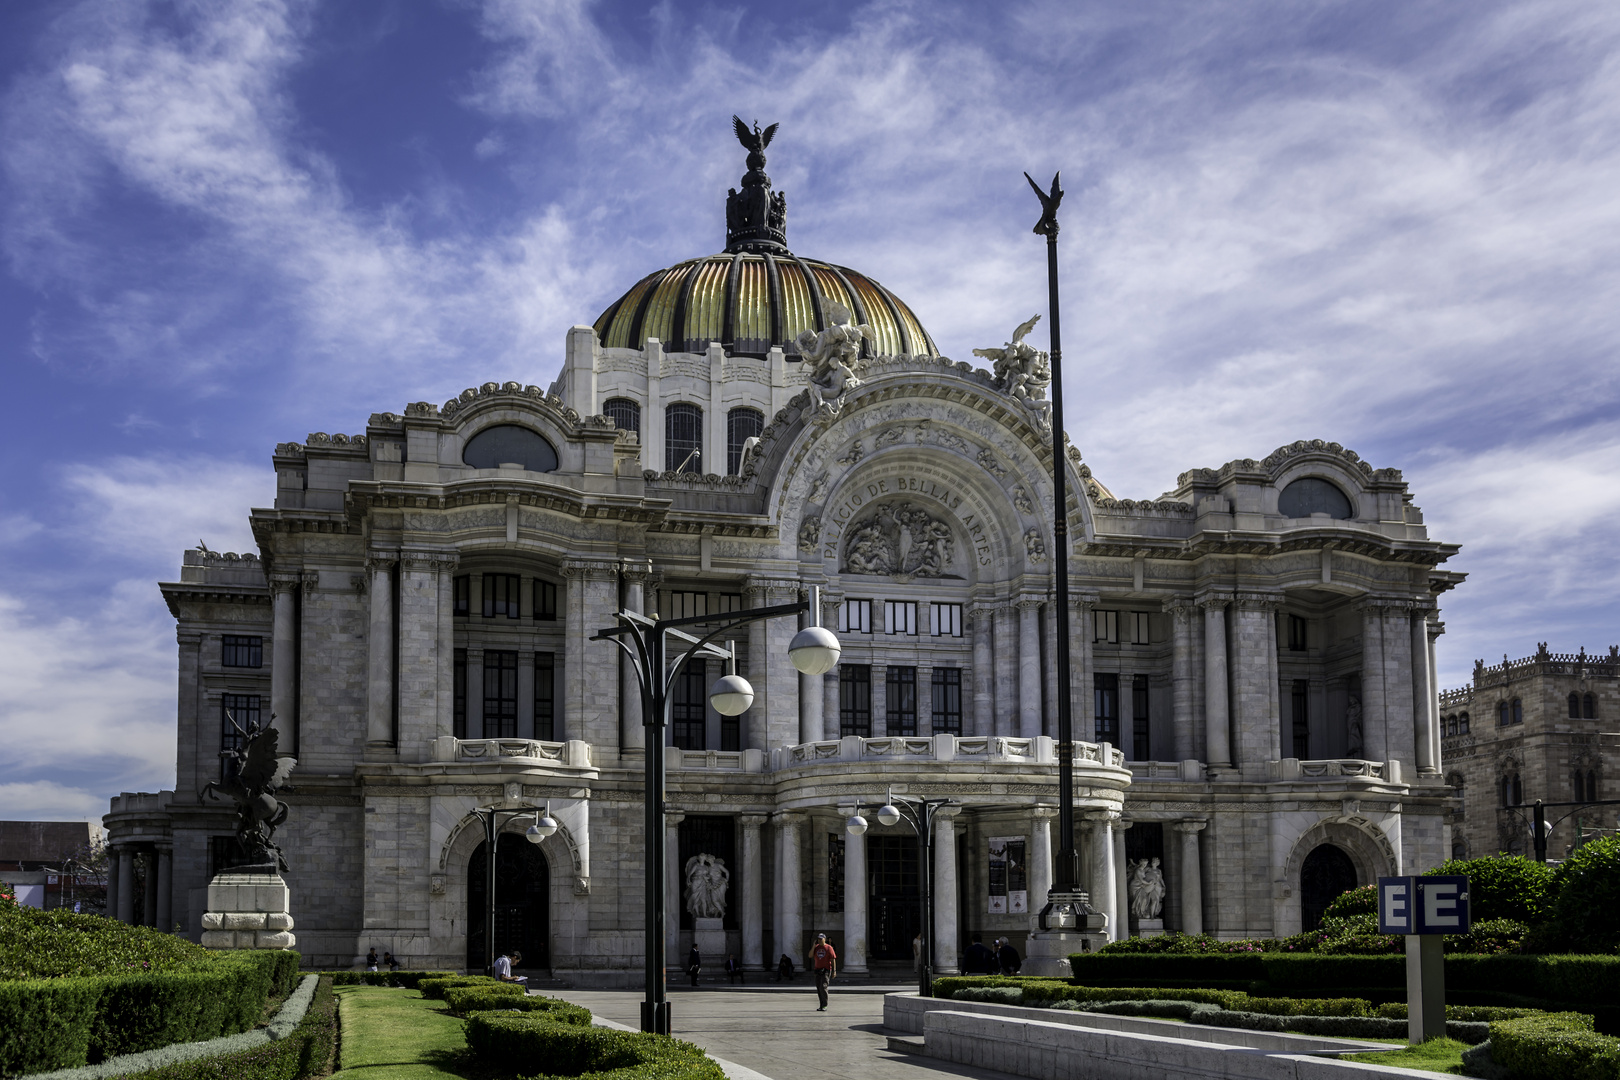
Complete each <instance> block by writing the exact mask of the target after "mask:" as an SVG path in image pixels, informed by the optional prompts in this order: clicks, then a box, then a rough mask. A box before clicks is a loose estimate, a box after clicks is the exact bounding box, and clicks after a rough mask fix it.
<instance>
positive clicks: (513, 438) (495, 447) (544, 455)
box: [461, 424, 557, 472]
mask: <svg viewBox="0 0 1620 1080" xmlns="http://www.w3.org/2000/svg"><path fill="white" fill-rule="evenodd" d="M461 460H462V461H464V462H466V463H467V464H468V465H471V466H472V467H473V468H475V469H498V468H500V467H501V466H502V465H521V466H523V467H524V469H526V470H528V471H529V472H552V471H554V470H555V469H556V468H557V451H556V450H555V449H554V448H553V447H552V445H551V444H550V443H549V442H547V441H546V440H545V438H544V437H542V436H541V435H540V434H539V433H538V432H534V431H530V430H529V429H528V428H526V427H519V426H518V425H517V424H496V425H495V426H494V427H488V428H485V429H484V430H483V431H480V432H479V433H478V434H476V435H474V436H473V437H472V438H470V439H468V440H467V448H466V449H465V450H463V451H462V452H461Z"/></svg>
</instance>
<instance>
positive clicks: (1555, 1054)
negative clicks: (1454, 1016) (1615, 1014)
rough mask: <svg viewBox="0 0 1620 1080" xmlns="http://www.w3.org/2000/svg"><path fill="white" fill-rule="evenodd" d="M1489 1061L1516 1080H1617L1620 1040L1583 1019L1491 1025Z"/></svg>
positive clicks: (1552, 1016) (1556, 1016)
mask: <svg viewBox="0 0 1620 1080" xmlns="http://www.w3.org/2000/svg"><path fill="white" fill-rule="evenodd" d="M1490 1032H1491V1059H1492V1061H1494V1062H1495V1063H1496V1064H1497V1065H1500V1066H1502V1067H1503V1068H1505V1069H1507V1070H1508V1072H1509V1073H1510V1074H1511V1075H1512V1076H1514V1077H1515V1078H1516V1080H1615V1078H1617V1077H1620V1039H1616V1038H1612V1037H1610V1036H1608V1035H1599V1034H1597V1033H1595V1032H1594V1031H1593V1030H1592V1018H1591V1017H1590V1016H1585V1015H1582V1014H1581V1013H1548V1014H1546V1015H1544V1016H1535V1017H1524V1018H1522V1019H1518V1020H1497V1021H1495V1022H1493V1023H1492V1024H1491V1025H1490Z"/></svg>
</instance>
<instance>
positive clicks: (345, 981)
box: [322, 971, 462, 990]
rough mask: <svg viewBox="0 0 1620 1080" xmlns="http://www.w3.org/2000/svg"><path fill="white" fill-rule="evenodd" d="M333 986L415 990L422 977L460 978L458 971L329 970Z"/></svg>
mask: <svg viewBox="0 0 1620 1080" xmlns="http://www.w3.org/2000/svg"><path fill="white" fill-rule="evenodd" d="M322 974H327V975H331V976H332V985H333V986H403V987H405V988H406V989H407V990H415V989H416V984H417V983H419V982H421V981H422V980H423V979H450V978H461V977H462V976H461V972H459V971H331V972H322Z"/></svg>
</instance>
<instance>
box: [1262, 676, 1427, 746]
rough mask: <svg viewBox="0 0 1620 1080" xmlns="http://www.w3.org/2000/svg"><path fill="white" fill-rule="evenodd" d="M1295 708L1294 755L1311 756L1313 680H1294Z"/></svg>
mask: <svg viewBox="0 0 1620 1080" xmlns="http://www.w3.org/2000/svg"><path fill="white" fill-rule="evenodd" d="M1293 710H1294V714H1293V720H1294V756H1295V757H1297V758H1309V757H1310V756H1311V682H1310V680H1309V679H1295V680H1294V693H1293ZM1452 724H1453V726H1455V724H1456V721H1455V719H1453V721H1452Z"/></svg>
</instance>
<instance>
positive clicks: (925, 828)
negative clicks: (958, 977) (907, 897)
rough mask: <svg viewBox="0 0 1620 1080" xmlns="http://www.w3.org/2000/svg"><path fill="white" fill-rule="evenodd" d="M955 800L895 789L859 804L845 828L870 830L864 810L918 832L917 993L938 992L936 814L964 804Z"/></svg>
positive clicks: (855, 832) (884, 822) (882, 820)
mask: <svg viewBox="0 0 1620 1080" xmlns="http://www.w3.org/2000/svg"><path fill="white" fill-rule="evenodd" d="M960 805H962V804H961V803H959V802H957V801H956V800H955V799H919V798H916V797H915V796H910V795H898V796H897V795H895V793H894V790H893V789H892V788H891V789H889V791H888V792H887V793H886V794H885V796H884V801H883V805H882V806H878V805H877V804H875V803H857V804H856V806H855V813H854V814H853V815H852V816H851V817H850V819H849V820H848V821H847V822H845V824H844V829H845V831H846V832H848V833H850V834H851V835H852V836H860V835H862V834H863V833H865V832H866V829H867V821H866V819H865V818H864V817H862V816H861V811H862V810H875V811H877V819H878V824H880V825H884V826H889V825H898V824H899V823H900V819H901V818H904V819H905V820H906V823H907V824H909V825H910V826H911V828H912V831H914V832H915V833H916V834H917V884H918V886H919V889H918V891H919V892H920V893H921V895H920V897H919V901H920V904H921V907H922V955H921V956H920V957H919V959H920V960H921V964H920V965H919V968H918V972H917V993H918V994H919V995H920V996H922V997H925V998H926V997H932V996H933V993H934V884H933V882H934V878H933V851H934V815H935V814H937V813H938V812H939V810H940V809H941V808H942V807H946V806H960Z"/></svg>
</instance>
